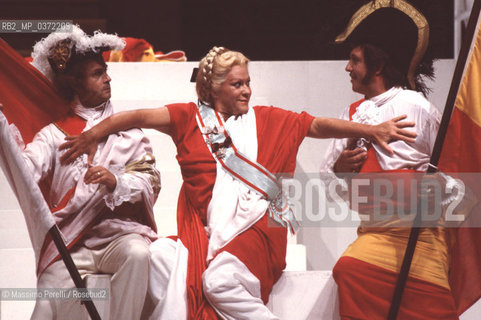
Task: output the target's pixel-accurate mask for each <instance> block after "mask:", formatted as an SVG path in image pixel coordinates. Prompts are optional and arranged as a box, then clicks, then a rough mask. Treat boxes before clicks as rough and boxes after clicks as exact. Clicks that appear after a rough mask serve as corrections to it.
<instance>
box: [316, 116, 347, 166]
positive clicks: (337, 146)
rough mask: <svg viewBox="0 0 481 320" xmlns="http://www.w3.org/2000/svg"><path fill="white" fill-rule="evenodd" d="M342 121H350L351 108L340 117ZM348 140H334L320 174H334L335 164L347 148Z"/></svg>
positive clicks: (322, 163) (324, 159)
mask: <svg viewBox="0 0 481 320" xmlns="http://www.w3.org/2000/svg"><path fill="white" fill-rule="evenodd" d="M339 118H340V119H341V120H347V121H349V108H346V109H345V110H344V112H343V113H342V114H341V116H340V117H339ZM347 141H348V139H347V138H344V139H332V141H331V143H330V144H329V146H328V147H327V149H326V153H325V154H324V158H323V160H322V161H321V167H320V170H319V171H320V172H327V173H334V164H335V163H336V161H337V158H339V155H340V154H341V153H342V151H344V149H346V147H347Z"/></svg>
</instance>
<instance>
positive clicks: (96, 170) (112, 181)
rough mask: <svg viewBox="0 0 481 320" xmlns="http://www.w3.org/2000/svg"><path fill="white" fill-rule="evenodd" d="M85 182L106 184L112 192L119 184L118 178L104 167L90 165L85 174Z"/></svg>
mask: <svg viewBox="0 0 481 320" xmlns="http://www.w3.org/2000/svg"><path fill="white" fill-rule="evenodd" d="M84 182H85V184H89V183H99V184H103V185H105V186H106V187H107V188H108V189H109V191H110V192H112V191H114V190H115V187H116V186H117V179H116V178H115V176H114V175H113V174H112V173H111V172H110V171H109V170H107V169H105V168H104V167H100V166H97V167H90V168H89V169H88V170H87V172H86V173H85V176H84Z"/></svg>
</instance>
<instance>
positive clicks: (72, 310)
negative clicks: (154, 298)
mask: <svg viewBox="0 0 481 320" xmlns="http://www.w3.org/2000/svg"><path fill="white" fill-rule="evenodd" d="M71 255H72V258H73V261H74V263H75V265H76V266H77V269H78V270H79V273H80V275H81V276H84V275H86V274H93V273H106V274H111V275H112V278H111V291H110V318H111V319H140V315H141V313H142V308H143V306H144V301H145V297H146V293H147V286H148V275H149V269H150V251H149V242H148V241H147V240H146V239H144V237H142V236H141V235H138V234H128V235H124V236H121V237H119V238H117V239H115V240H114V241H112V242H111V243H109V244H107V245H106V246H104V247H101V248H99V249H95V250H91V249H88V248H85V247H81V246H79V247H74V249H73V251H72V252H71ZM37 288H74V283H73V281H72V279H71V278H70V274H69V273H68V271H67V269H66V267H65V264H64V262H63V261H62V260H59V261H56V262H54V263H53V264H52V265H50V266H49V267H48V268H47V269H46V270H45V271H44V273H43V274H42V275H41V276H40V278H39V279H38V281H37ZM79 312H85V313H86V312H87V311H86V309H85V307H84V306H82V305H81V304H80V302H79V301H78V300H75V299H68V300H55V299H52V300H37V303H36V305H35V309H34V311H33V314H32V319H72V316H73V315H75V314H78V313H79Z"/></svg>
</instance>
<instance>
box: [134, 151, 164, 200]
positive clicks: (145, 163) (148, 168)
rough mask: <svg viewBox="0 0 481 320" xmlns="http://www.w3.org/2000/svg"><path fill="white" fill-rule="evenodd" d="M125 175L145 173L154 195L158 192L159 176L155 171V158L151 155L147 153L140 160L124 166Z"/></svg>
mask: <svg viewBox="0 0 481 320" xmlns="http://www.w3.org/2000/svg"><path fill="white" fill-rule="evenodd" d="M125 173H130V174H136V173H147V174H149V175H150V184H151V185H152V188H153V189H154V192H155V193H159V191H160V175H159V172H158V171H157V170H156V169H155V157H154V155H153V154H151V153H147V154H146V155H144V156H143V157H142V159H140V160H136V161H132V162H130V163H129V164H127V165H126V166H125Z"/></svg>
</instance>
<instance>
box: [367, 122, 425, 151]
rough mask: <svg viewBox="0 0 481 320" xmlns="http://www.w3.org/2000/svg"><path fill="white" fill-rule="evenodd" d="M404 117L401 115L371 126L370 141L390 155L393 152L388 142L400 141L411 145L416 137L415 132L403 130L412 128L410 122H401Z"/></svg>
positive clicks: (412, 124) (412, 125) (412, 123)
mask: <svg viewBox="0 0 481 320" xmlns="http://www.w3.org/2000/svg"><path fill="white" fill-rule="evenodd" d="M406 117H407V116H406V115H402V116H399V117H396V118H393V119H391V120H389V121H386V122H383V123H381V124H378V125H376V126H373V134H372V139H373V140H374V141H375V142H376V143H377V144H379V146H380V147H381V148H383V149H384V150H386V152H388V153H389V154H390V155H393V153H394V152H393V151H392V149H391V148H390V147H389V146H388V143H389V142H391V141H395V140H402V141H405V142H410V143H412V142H414V138H416V136H417V134H416V132H412V131H409V130H405V129H403V128H409V127H414V122H412V121H401V120H404V119H406Z"/></svg>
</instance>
